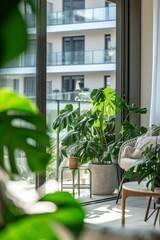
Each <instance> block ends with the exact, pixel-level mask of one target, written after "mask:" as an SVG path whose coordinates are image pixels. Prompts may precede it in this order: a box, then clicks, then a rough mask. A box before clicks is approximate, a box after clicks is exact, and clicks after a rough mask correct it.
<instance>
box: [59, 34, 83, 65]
mask: <svg viewBox="0 0 160 240" xmlns="http://www.w3.org/2000/svg"><path fill="white" fill-rule="evenodd" d="M63 61H64V64H83V63H84V37H83V36H80V37H65V38H63Z"/></svg>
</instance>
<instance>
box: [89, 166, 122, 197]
mask: <svg viewBox="0 0 160 240" xmlns="http://www.w3.org/2000/svg"><path fill="white" fill-rule="evenodd" d="M90 169H91V172H92V193H93V194H95V195H109V194H113V192H114V190H115V189H116V187H117V185H118V183H117V170H116V166H115V165H114V164H110V165H107V164H105V165H103V164H90Z"/></svg>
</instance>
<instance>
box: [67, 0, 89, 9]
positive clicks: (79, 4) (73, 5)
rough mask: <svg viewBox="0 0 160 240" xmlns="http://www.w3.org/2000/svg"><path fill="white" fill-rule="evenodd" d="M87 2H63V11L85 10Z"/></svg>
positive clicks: (74, 0) (70, 0)
mask: <svg viewBox="0 0 160 240" xmlns="http://www.w3.org/2000/svg"><path fill="white" fill-rule="evenodd" d="M84 8H85V0H63V10H64V11H69V10H75V9H84Z"/></svg>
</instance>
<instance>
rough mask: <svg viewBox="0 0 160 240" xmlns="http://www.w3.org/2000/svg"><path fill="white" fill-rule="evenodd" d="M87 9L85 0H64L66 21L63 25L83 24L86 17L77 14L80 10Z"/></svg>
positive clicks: (64, 20)
mask: <svg viewBox="0 0 160 240" xmlns="http://www.w3.org/2000/svg"><path fill="white" fill-rule="evenodd" d="M84 8H85V0H63V10H64V19H63V23H74V22H83V21H84V17H83V16H80V15H79V14H76V11H74V10H79V9H84Z"/></svg>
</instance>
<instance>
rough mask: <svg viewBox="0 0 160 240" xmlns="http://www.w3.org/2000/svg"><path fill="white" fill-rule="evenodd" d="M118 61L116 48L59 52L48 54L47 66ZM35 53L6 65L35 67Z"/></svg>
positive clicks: (11, 66) (10, 66)
mask: <svg viewBox="0 0 160 240" xmlns="http://www.w3.org/2000/svg"><path fill="white" fill-rule="evenodd" d="M115 62H116V49H115V48H113V49H110V50H97V51H75V52H64V53H62V52H58V53H48V54H47V66H62V65H81V64H82V65H87V64H105V63H107V64H110V63H115ZM35 63H36V56H35V54H27V55H22V56H21V57H19V58H18V60H14V61H12V62H10V63H9V64H8V65H6V67H7V68H19V67H35V66H36V65H35Z"/></svg>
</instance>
